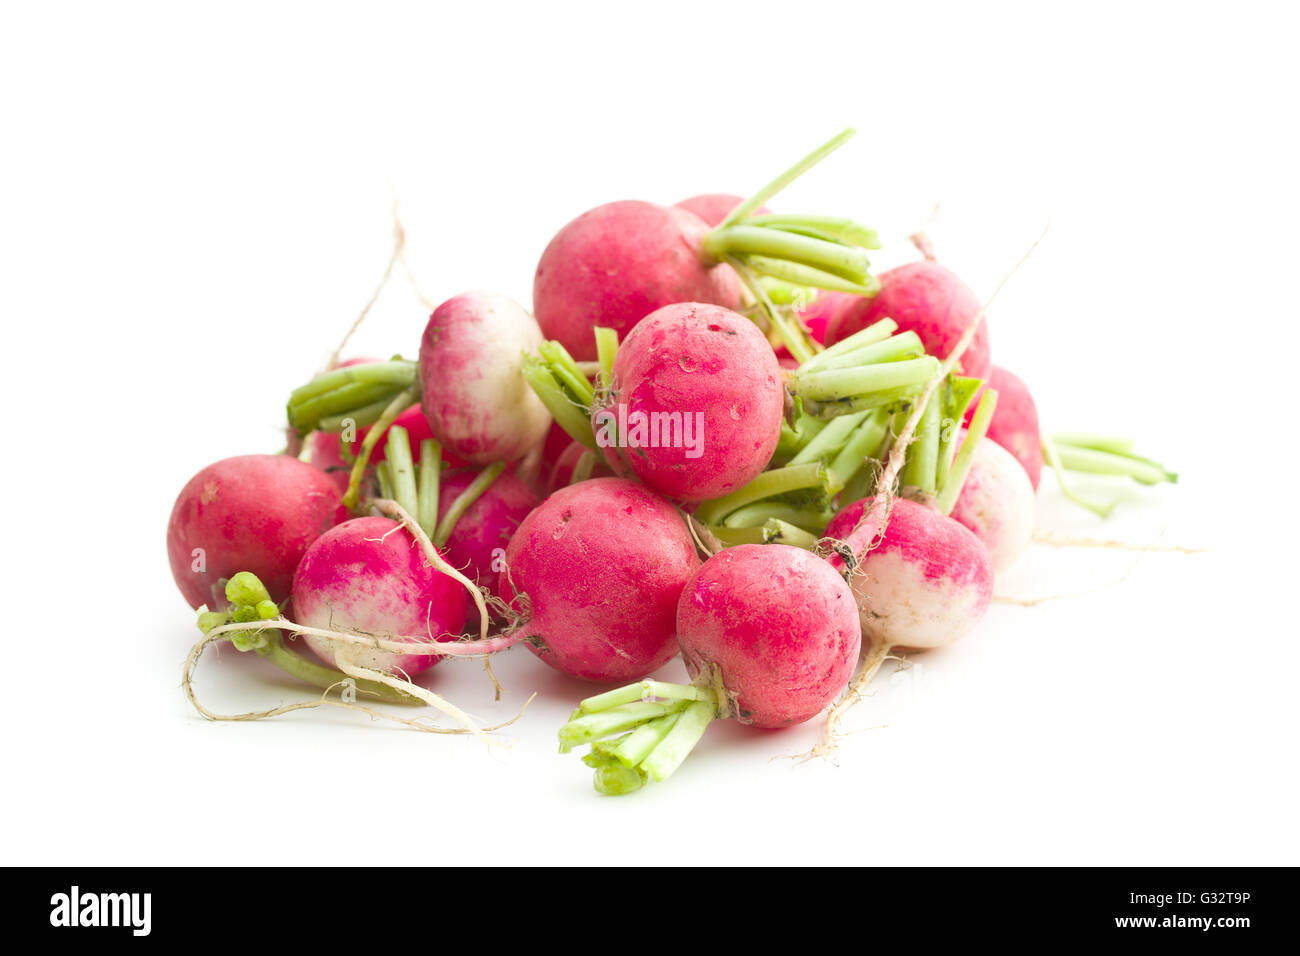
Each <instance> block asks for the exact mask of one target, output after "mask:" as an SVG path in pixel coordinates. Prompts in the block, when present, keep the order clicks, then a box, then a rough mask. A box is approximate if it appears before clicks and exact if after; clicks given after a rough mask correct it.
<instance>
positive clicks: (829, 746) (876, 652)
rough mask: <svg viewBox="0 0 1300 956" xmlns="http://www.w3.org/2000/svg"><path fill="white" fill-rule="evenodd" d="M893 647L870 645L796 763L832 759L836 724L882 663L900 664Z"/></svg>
mask: <svg viewBox="0 0 1300 956" xmlns="http://www.w3.org/2000/svg"><path fill="white" fill-rule="evenodd" d="M893 650H894V648H893V645H890V644H885V643H883V642H881V643H879V644H875V645H872V647H871V649H870V650H868V651H867V656H866V657H864V658H863V659H862V669H861V670H860V671H858V675H857V676H856V677H854V678H853V680H852V681H851V682H850V683H849V686H848V688H847V689H846V690H845V691H844V695H843V696H842V697H840V699H839V700H837V701H836V702H835V703H834V704H832V705H831V709H830V710H828V711H827V712H826V722H825V723H824V724H822V739H821V740H820V741H818V742H817V745H816V746H815V747H813V749H812V750H810V751H808V752H807V753H805V754H801V755H800V756H799V757H798V761H799V763H804V762H805V761H808V760H812V759H813V758H814V757H825V758H828V759H833V758H834V756H835V753H836V751H837V750H838V749H839V738H840V737H841V736H842V733H841V731H840V729H839V726H840V721H841V720H843V719H844V715H845V714H847V713H848V712H849V711H850V710H851V709H852V708H853V707H854V706H855V705H856V704H857V703H858V701H860V700H861V699H862V692H863V691H865V690H866V689H867V685H868V684H870V683H871V681H872V680H874V679H875V676H876V674H877V672H879V670H880V667H881V665H882V664H884V663H885V661H888V660H895V661H901V660H902V659H903V658H901V657H898V656H897V655H895V654H894V653H893Z"/></svg>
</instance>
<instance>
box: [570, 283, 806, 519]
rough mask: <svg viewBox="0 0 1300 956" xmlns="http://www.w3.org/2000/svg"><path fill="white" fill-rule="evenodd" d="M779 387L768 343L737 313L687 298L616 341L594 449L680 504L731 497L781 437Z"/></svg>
mask: <svg viewBox="0 0 1300 956" xmlns="http://www.w3.org/2000/svg"><path fill="white" fill-rule="evenodd" d="M784 402H785V390H784V385H783V383H782V377H781V369H780V366H779V365H778V364H777V360H776V356H775V355H774V354H773V352H772V348H771V346H770V345H769V344H768V342H767V340H766V339H765V338H764V337H763V334H762V333H761V332H759V330H758V329H757V327H755V325H754V324H753V323H752V322H750V321H749V320H748V319H746V318H744V317H743V316H740V315H737V314H736V313H734V312H731V311H729V310H727V309H724V308H721V307H719V306H715V305H707V304H704V303H699V302H687V303H681V304H677V305H670V306H666V307H664V308H662V309H660V310H658V311H657V312H654V313H652V314H651V315H649V316H647V317H646V318H645V319H644V320H643V321H642V322H641V323H639V324H638V325H637V326H636V328H634V329H633V330H632V332H631V334H629V335H628V337H627V339H626V340H625V341H624V342H623V344H622V345H621V346H620V348H619V350H618V355H617V357H616V358H615V360H614V370H613V379H612V385H611V388H610V389H609V391H608V393H607V395H606V401H605V403H604V405H603V406H602V407H600V408H599V409H597V410H596V411H595V412H594V414H593V416H592V421H593V425H594V427H595V429H596V433H597V434H596V439H597V444H599V445H600V446H601V447H602V448H605V449H606V455H607V456H610V457H611V458H612V459H616V458H618V457H621V458H622V459H623V461H625V462H626V463H627V466H628V467H630V468H631V470H632V471H633V472H634V473H635V474H636V475H637V476H638V477H639V478H640V479H641V480H642V481H644V482H645V483H646V484H647V485H648V486H650V487H651V488H653V489H654V490H656V491H658V492H659V493H660V494H663V495H666V496H667V497H669V498H674V499H676V500H679V501H703V500H706V499H709V498H717V497H719V496H722V495H725V494H727V493H728V492H731V491H734V490H736V489H737V488H739V487H741V486H742V485H744V484H745V483H747V482H748V481H749V480H750V479H752V478H754V477H755V476H756V475H758V473H759V472H761V471H762V470H763V469H764V468H765V467H766V466H767V463H768V462H769V461H770V460H771V458H772V452H773V450H774V449H775V448H776V443H777V441H778V440H779V439H780V436H781V417H782V413H783V408H784Z"/></svg>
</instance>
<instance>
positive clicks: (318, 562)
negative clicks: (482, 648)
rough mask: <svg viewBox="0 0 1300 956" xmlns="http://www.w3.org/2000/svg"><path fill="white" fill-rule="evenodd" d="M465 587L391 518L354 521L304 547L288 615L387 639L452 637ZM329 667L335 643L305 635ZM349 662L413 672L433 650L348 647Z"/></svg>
mask: <svg viewBox="0 0 1300 956" xmlns="http://www.w3.org/2000/svg"><path fill="white" fill-rule="evenodd" d="M465 606H466V597H465V589H464V587H463V586H462V585H461V584H460V582H458V581H456V580H454V579H453V578H451V577H449V576H447V575H445V574H443V573H442V572H441V571H438V570H437V569H435V568H433V567H430V566H429V563H428V561H427V560H425V556H424V552H423V551H422V550H421V548H420V546H419V544H418V543H417V542H416V540H415V539H414V538H413V537H412V536H411V534H410V532H408V531H407V530H406V529H405V528H403V527H402V526H401V525H399V524H398V523H397V522H396V521H392V520H390V519H388V518H353V519H352V520H350V521H345V522H343V523H342V524H340V525H338V526H337V527H335V528H332V529H330V530H329V531H328V532H326V533H325V534H323V535H321V537H320V538H318V539H317V540H316V542H315V543H314V544H313V545H312V546H311V547H310V548H308V549H307V553H306V554H304V555H303V558H302V562H301V563H300V564H299V565H298V570H297V573H296V574H295V575H294V578H293V619H294V620H295V621H297V623H299V624H302V625H305V626H307V627H313V628H321V629H324V630H341V631H353V632H356V631H360V632H364V633H366V634H370V635H375V636H380V637H384V638H387V639H389V640H403V641H406V640H410V641H412V642H417V641H420V640H425V641H428V640H437V641H452V640H455V639H456V638H457V637H459V636H460V633H461V630H462V629H463V628H464V626H465ZM306 638H307V643H308V644H309V645H310V646H311V649H312V650H313V651H315V652H316V655H317V656H318V657H320V659H321V660H323V661H324V662H325V663H326V664H328V665H330V666H331V667H333V666H336V665H337V664H338V663H339V662H338V661H336V654H337V652H338V651H339V644H338V642H337V641H335V640H333V639H331V638H326V637H320V636H317V635H314V634H310V633H309V634H307V635H306ZM350 655H351V656H350V662H351V663H352V664H355V665H358V666H361V667H365V668H368V669H370V670H374V671H379V672H381V673H385V674H403V673H404V674H416V673H419V672H420V671H423V670H428V669H429V668H430V667H432V666H433V665H434V664H436V663H438V661H439V660H440V659H441V658H440V656H439V655H437V654H419V653H411V654H398V653H396V652H393V651H387V650H378V649H374V648H369V647H354V648H351V649H350Z"/></svg>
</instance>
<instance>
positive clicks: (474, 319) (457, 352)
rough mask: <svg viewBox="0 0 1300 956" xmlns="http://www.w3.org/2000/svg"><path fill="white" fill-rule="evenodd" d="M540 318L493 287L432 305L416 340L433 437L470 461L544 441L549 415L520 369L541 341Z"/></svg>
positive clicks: (505, 455)
mask: <svg viewBox="0 0 1300 956" xmlns="http://www.w3.org/2000/svg"><path fill="white" fill-rule="evenodd" d="M541 343H542V336H541V332H540V331H539V330H538V327H537V323H536V322H534V321H533V318H532V316H530V315H529V314H528V313H527V312H525V311H524V309H523V308H522V307H521V306H519V305H518V304H517V303H515V302H514V301H512V300H510V299H508V298H506V297H505V296H503V295H498V294H497V293H495V292H467V293H465V294H464V295H458V296H456V297H455V298H452V299H448V300H447V301H446V302H444V303H443V304H442V305H440V306H438V308H437V309H435V310H434V312H433V315H432V316H430V318H429V323H428V325H427V326H425V329H424V337H423V338H422V339H421V340H420V378H421V382H422V383H423V390H422V394H423V397H422V399H421V406H422V407H423V409H424V414H425V417H426V418H427V419H428V421H429V426H430V428H431V429H432V431H433V437H434V438H436V439H437V440H438V441H439V442H441V443H442V445H443V446H444V447H446V448H449V449H451V451H452V452H453V453H455V454H457V455H460V456H461V457H462V458H464V459H465V460H466V461H469V462H471V463H473V464H478V465H486V464H489V463H491V462H495V461H513V460H514V459H516V458H520V457H522V456H523V455H524V454H526V453H527V452H529V451H530V450H531V449H533V448H534V447H536V446H538V445H540V444H541V443H542V441H543V440H544V439H545V438H546V433H547V430H548V429H549V428H550V426H551V416H550V413H549V412H548V411H547V410H546V408H545V406H543V405H542V403H541V401H540V400H539V399H538V398H537V396H536V395H534V394H533V391H532V389H530V388H529V387H528V383H527V382H525V381H524V378H523V374H522V371H521V369H522V366H523V359H522V355H523V352H524V351H526V350H529V351H531V350H534V349H536V348H537V346H539V345H541Z"/></svg>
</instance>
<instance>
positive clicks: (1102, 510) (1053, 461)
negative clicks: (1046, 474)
mask: <svg viewBox="0 0 1300 956" xmlns="http://www.w3.org/2000/svg"><path fill="white" fill-rule="evenodd" d="M1042 444H1043V457H1044V458H1046V459H1047V464H1048V465H1050V466H1051V469H1052V471H1054V472H1056V481H1057V484H1059V485H1060V486H1061V494H1063V495H1065V497H1067V498H1069V499H1070V500H1071V501H1073V502H1074V503H1075V504H1076V505H1081V506H1082V507H1084V508H1087V509H1088V510H1089V511H1091V512H1092V513H1093V514H1095V515H1097V516H1098V517H1099V518H1106V517H1109V516H1110V513H1111V512H1112V511H1114V510H1115V505H1116V503H1117V502H1115V501H1112V502H1110V503H1109V504H1104V505H1103V504H1100V503H1098V502H1096V501H1091V500H1089V499H1087V498H1085V497H1083V495H1080V494H1078V493H1076V492H1075V491H1074V490H1073V489H1072V488H1071V487H1070V485H1069V482H1067V481H1066V480H1065V466H1064V465H1062V464H1061V456H1060V455H1059V454H1058V453H1057V449H1056V443H1055V442H1054V441H1052V440H1051V439H1050V438H1048V437H1047V436H1046V435H1044V436H1043V438H1042Z"/></svg>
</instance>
